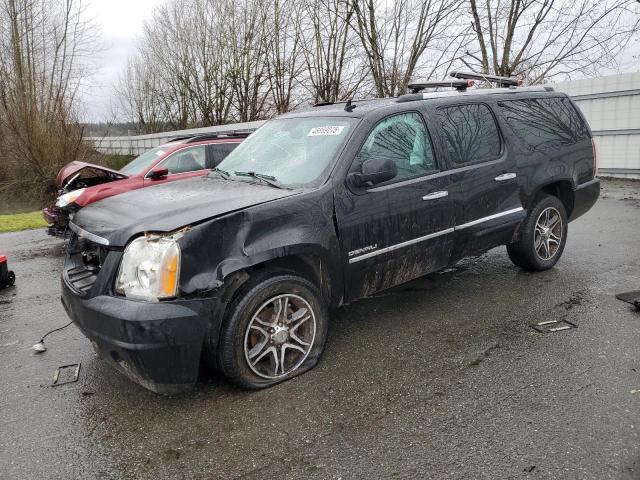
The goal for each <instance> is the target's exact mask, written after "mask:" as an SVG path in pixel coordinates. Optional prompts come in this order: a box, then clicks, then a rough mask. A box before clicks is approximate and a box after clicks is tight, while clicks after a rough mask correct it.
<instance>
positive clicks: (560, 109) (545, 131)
mask: <svg viewBox="0 0 640 480" xmlns="http://www.w3.org/2000/svg"><path fill="white" fill-rule="evenodd" d="M498 105H499V106H500V109H501V111H502V115H504V117H505V118H506V120H507V123H508V124H509V126H510V127H511V128H512V129H513V132H514V133H515V134H516V135H517V136H518V137H519V138H520V139H521V140H522V141H524V142H525V143H526V144H527V145H529V147H531V148H532V149H538V148H547V147H551V146H553V145H558V144H562V145H570V144H573V143H576V142H577V141H579V140H581V139H583V138H585V137H586V136H587V128H586V126H585V124H584V122H583V121H582V118H580V115H579V114H578V112H577V111H576V109H575V108H574V107H573V105H572V104H571V102H570V101H569V99H568V98H530V99H526V100H509V101H506V102H499V103H498Z"/></svg>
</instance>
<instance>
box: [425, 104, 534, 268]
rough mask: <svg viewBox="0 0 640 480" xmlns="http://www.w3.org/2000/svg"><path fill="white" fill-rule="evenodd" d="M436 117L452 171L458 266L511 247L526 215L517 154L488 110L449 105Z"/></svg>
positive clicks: (484, 105)
mask: <svg viewBox="0 0 640 480" xmlns="http://www.w3.org/2000/svg"><path fill="white" fill-rule="evenodd" d="M434 113H435V114H434V115H433V117H434V120H435V121H436V122H437V130H438V132H439V136H440V139H441V142H442V145H443V150H444V151H445V152H446V155H447V161H448V167H449V175H450V181H451V187H450V195H451V199H452V201H453V204H454V208H455V216H456V226H455V230H456V232H455V239H456V242H455V248H454V252H453V255H452V257H453V258H452V261H456V260H457V259H459V258H460V257H463V256H466V255H471V254H474V253H479V252H482V251H484V250H488V249H490V248H492V247H494V246H497V245H501V244H504V243H508V242H509V240H510V239H511V237H512V236H513V234H514V232H515V229H516V227H517V226H518V224H519V223H520V221H521V220H522V219H523V218H524V216H525V212H524V210H523V208H522V202H521V199H520V191H519V186H518V178H517V176H518V171H517V164H516V160H515V155H514V153H513V151H512V147H511V145H509V144H508V143H506V142H505V141H504V139H503V136H502V134H501V131H500V129H499V127H498V123H497V121H496V117H495V115H494V113H493V111H492V109H491V108H490V106H489V105H488V104H486V103H466V104H460V105H448V106H443V107H439V108H437V109H435V112H434Z"/></svg>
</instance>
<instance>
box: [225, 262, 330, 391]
mask: <svg viewBox="0 0 640 480" xmlns="http://www.w3.org/2000/svg"><path fill="white" fill-rule="evenodd" d="M327 328H328V311H327V307H326V304H325V302H324V300H323V298H322V295H321V294H320V292H319V291H318V289H317V288H316V286H315V285H314V284H313V283H311V282H310V281H308V280H307V279H305V278H303V277H300V276H298V275H296V274H293V273H288V272H280V273H277V272H272V273H269V272H265V273H262V274H260V275H258V276H256V277H254V278H251V279H249V280H248V281H247V283H246V284H245V285H243V286H242V287H241V289H240V292H238V295H237V296H236V298H235V299H234V300H233V301H232V302H231V304H230V305H229V308H228V310H227V315H225V321H224V324H223V327H222V334H221V338H220V344H219V349H218V364H219V366H220V369H221V370H222V372H223V373H224V374H225V375H226V376H227V377H228V378H229V379H231V380H232V381H234V382H235V383H237V384H239V385H240V386H242V387H244V388H249V389H259V388H265V387H269V386H271V385H274V384H276V383H279V382H282V381H284V380H288V379H290V378H292V377H295V376H297V375H300V374H301V373H304V372H305V371H307V370H309V369H311V368H313V367H314V366H315V365H316V364H317V363H318V360H319V359H320V356H321V355H322V351H323V349H324V344H325V340H326V337H327Z"/></svg>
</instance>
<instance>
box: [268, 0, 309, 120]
mask: <svg viewBox="0 0 640 480" xmlns="http://www.w3.org/2000/svg"><path fill="white" fill-rule="evenodd" d="M301 5H302V2H301V1H300V0H273V3H272V5H271V6H270V7H269V17H268V25H266V29H265V35H266V36H267V38H269V43H270V48H268V49H267V55H266V68H267V78H268V81H269V87H270V90H271V98H272V100H273V105H274V110H275V113H277V114H280V113H285V112H288V111H289V110H290V109H291V108H293V107H294V106H295V104H294V102H296V101H297V99H295V98H294V94H295V89H296V87H297V86H298V85H299V84H300V81H301V80H302V78H301V77H302V74H303V71H304V63H303V56H302V52H301V40H302V28H301V22H302V8H301Z"/></svg>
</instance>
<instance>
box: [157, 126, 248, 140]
mask: <svg viewBox="0 0 640 480" xmlns="http://www.w3.org/2000/svg"><path fill="white" fill-rule="evenodd" d="M254 131H255V128H254V129H250V130H245V131H242V132H241V131H239V130H230V131H228V132H215V133H198V134H193V135H183V136H179V137H173V138H171V139H169V142H178V141H180V140H185V142H184V143H194V142H202V141H204V140H216V139H224V138H246V137H248V136H249V135H250V134H252V133H253V132H254Z"/></svg>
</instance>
